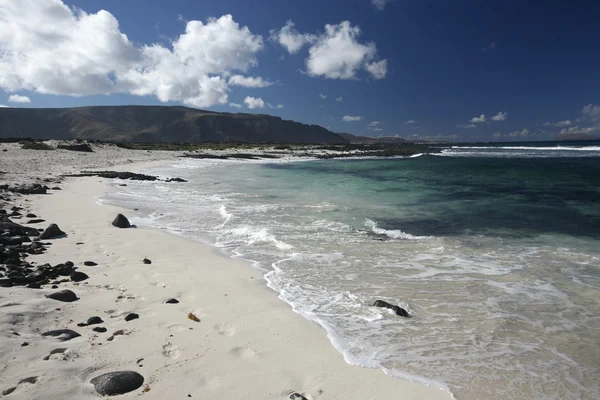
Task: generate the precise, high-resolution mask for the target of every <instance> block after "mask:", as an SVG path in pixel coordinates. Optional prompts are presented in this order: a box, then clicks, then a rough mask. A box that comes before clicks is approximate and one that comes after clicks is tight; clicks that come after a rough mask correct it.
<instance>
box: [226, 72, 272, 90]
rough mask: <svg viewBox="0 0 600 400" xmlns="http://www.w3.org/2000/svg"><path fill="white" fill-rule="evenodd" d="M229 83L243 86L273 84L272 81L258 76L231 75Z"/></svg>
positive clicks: (257, 86) (251, 86) (252, 86)
mask: <svg viewBox="0 0 600 400" xmlns="http://www.w3.org/2000/svg"><path fill="white" fill-rule="evenodd" d="M229 84H230V85H236V86H243V87H247V88H264V87H267V86H271V85H273V82H269V81H266V80H263V78H262V77H260V76H256V77H253V76H242V75H233V76H232V77H231V78H229Z"/></svg>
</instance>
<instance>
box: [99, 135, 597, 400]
mask: <svg viewBox="0 0 600 400" xmlns="http://www.w3.org/2000/svg"><path fill="white" fill-rule="evenodd" d="M599 156H600V147H598V146H597V145H594V144H592V145H591V146H587V147H585V148H583V147H582V146H564V145H561V146H560V147H559V146H556V145H554V146H550V147H546V146H539V145H537V146H500V147H499V146H497V145H496V146H457V147H455V148H450V147H449V148H447V149H445V150H444V151H443V152H442V155H438V156H421V157H417V158H410V159H385V160H327V161H308V162H294V163H234V162H218V163H212V162H207V161H198V160H182V161H181V162H178V163H174V164H172V165H170V166H163V167H160V168H154V169H150V170H146V171H145V172H148V173H154V174H162V175H165V176H180V177H183V178H185V179H188V180H189V181H190V182H188V183H185V184H163V185H160V184H159V185H156V184H155V183H147V182H131V183H128V185H129V186H128V187H126V188H119V190H121V192H119V193H117V194H114V195H111V196H109V197H107V198H105V199H104V200H103V201H105V202H108V203H113V204H115V203H116V204H119V205H123V206H127V207H131V208H134V207H135V208H140V210H142V211H144V213H145V215H146V217H144V218H138V219H135V220H134V222H135V223H137V224H138V225H149V226H155V227H159V228H163V229H168V230H170V231H171V232H173V233H176V234H181V235H185V236H188V237H191V238H194V239H197V240H201V241H204V242H208V243H211V244H214V245H216V246H219V247H221V248H222V249H223V250H224V251H225V252H227V253H228V254H230V255H233V256H235V257H240V258H243V259H247V260H251V261H252V262H253V265H254V266H255V267H256V268H259V269H260V270H261V271H262V272H263V273H264V276H265V279H266V282H267V284H268V285H269V286H270V287H271V288H273V289H274V290H275V291H276V292H277V293H278V294H279V296H280V297H281V298H282V299H283V300H285V301H286V302H288V303H289V304H291V305H292V307H293V308H294V310H296V311H297V312H299V313H300V314H302V315H303V316H305V317H306V318H308V319H311V320H313V321H315V322H317V323H319V324H320V325H321V326H323V327H324V328H325V330H326V331H327V333H328V335H329V337H330V339H331V341H332V344H333V345H334V346H335V347H336V348H337V349H339V350H340V351H341V352H342V353H343V354H344V357H345V358H346V360H347V361H348V362H350V363H353V364H358V365H362V366H366V367H374V368H383V369H384V370H385V371H386V372H387V373H390V374H393V375H397V376H401V377H405V378H409V379H413V380H421V381H425V382H428V383H430V384H434V385H438V386H441V387H445V388H448V389H450V390H451V391H452V392H453V393H454V394H455V395H456V396H457V398H459V399H508V398H519V399H571V398H572V399H580V398H583V399H595V398H599V397H600V386H599V378H600V348H599V346H598V343H600V246H598V244H599V239H600V163H599V162H600V158H599ZM375 299H384V300H387V301H390V302H392V303H394V304H399V305H400V306H402V307H403V308H406V309H407V310H409V312H410V313H411V314H412V316H413V317H412V318H410V319H403V318H400V317H397V316H395V315H393V314H392V313H390V312H388V311H387V310H382V309H379V308H373V307H371V306H370V304H372V303H373V301H374V300H375Z"/></svg>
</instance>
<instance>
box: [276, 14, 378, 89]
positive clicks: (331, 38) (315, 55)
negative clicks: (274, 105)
mask: <svg viewBox="0 0 600 400" xmlns="http://www.w3.org/2000/svg"><path fill="white" fill-rule="evenodd" d="M360 34H361V30H360V28H359V27H358V26H352V25H351V24H350V21H343V22H341V23H339V24H337V25H335V24H334V25H329V24H328V25H325V32H323V33H319V34H318V35H313V34H302V33H299V32H298V31H296V30H295V29H294V23H293V22H292V21H288V22H287V23H286V24H285V25H284V26H283V27H282V28H281V29H280V30H273V31H271V35H270V37H271V40H273V41H275V42H277V43H279V44H280V45H281V46H283V47H285V48H286V49H287V51H288V52H289V53H291V54H293V53H296V52H298V51H299V50H300V49H301V48H302V47H303V46H304V45H307V44H309V45H310V47H309V49H308V58H307V59H306V60H305V63H306V73H307V74H308V75H310V76H320V77H325V78H329V79H354V78H355V77H356V72H357V71H358V70H361V69H364V70H366V71H368V72H369V73H370V74H371V75H372V76H373V77H374V78H375V79H383V78H385V76H386V74H387V60H378V59H377V46H376V45H375V43H372V42H369V43H366V44H363V43H359V42H358V37H359V36H360Z"/></svg>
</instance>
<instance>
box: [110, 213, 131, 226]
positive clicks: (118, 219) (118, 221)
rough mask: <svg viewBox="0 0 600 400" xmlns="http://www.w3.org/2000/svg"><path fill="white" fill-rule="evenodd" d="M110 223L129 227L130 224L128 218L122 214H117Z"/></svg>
mask: <svg viewBox="0 0 600 400" xmlns="http://www.w3.org/2000/svg"><path fill="white" fill-rule="evenodd" d="M112 225H113V226H116V227H117V228H129V227H130V226H131V224H130V223H129V220H128V219H127V217H126V216H124V215H123V214H118V215H117V216H116V218H115V219H114V220H113V222H112Z"/></svg>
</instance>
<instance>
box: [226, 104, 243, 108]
mask: <svg viewBox="0 0 600 400" xmlns="http://www.w3.org/2000/svg"><path fill="white" fill-rule="evenodd" d="M229 107H231V108H242V105H241V104H238V103H229Z"/></svg>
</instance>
